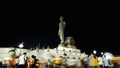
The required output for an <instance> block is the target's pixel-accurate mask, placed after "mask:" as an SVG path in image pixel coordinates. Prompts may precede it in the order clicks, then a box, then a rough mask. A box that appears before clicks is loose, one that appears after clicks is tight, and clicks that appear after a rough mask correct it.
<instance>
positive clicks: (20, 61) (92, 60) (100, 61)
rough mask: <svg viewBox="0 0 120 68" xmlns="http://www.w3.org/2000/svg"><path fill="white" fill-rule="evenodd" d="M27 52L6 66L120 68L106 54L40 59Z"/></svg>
mask: <svg viewBox="0 0 120 68" xmlns="http://www.w3.org/2000/svg"><path fill="white" fill-rule="evenodd" d="M26 54H27V53H23V54H22V55H20V56H17V57H16V58H15V60H14V61H13V62H14V64H13V65H10V63H7V65H6V68H119V67H117V66H115V64H114V63H112V62H111V60H110V59H107V58H106V56H105V55H104V56H99V57H98V56H96V55H93V54H91V55H89V56H87V57H84V58H80V57H78V58H77V57H72V58H71V57H67V56H59V57H56V56H52V57H51V58H46V59H44V61H43V60H40V59H38V58H36V56H35V55H31V57H27V56H26Z"/></svg>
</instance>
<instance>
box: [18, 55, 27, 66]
mask: <svg viewBox="0 0 120 68" xmlns="http://www.w3.org/2000/svg"><path fill="white" fill-rule="evenodd" d="M25 59H26V57H25V55H21V56H20V57H19V65H24V64H25Z"/></svg>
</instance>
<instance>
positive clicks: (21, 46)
mask: <svg viewBox="0 0 120 68" xmlns="http://www.w3.org/2000/svg"><path fill="white" fill-rule="evenodd" d="M23 47H24V45H23V42H22V43H21V44H20V45H19V48H20V54H21V49H22V48H23Z"/></svg>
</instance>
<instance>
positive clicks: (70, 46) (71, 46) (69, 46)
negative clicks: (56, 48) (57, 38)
mask: <svg viewBox="0 0 120 68" xmlns="http://www.w3.org/2000/svg"><path fill="white" fill-rule="evenodd" d="M67 48H75V49H76V46H74V45H67Z"/></svg>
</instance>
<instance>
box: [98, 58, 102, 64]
mask: <svg viewBox="0 0 120 68" xmlns="http://www.w3.org/2000/svg"><path fill="white" fill-rule="evenodd" d="M98 61H99V62H98V64H99V65H103V58H102V57H98Z"/></svg>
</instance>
